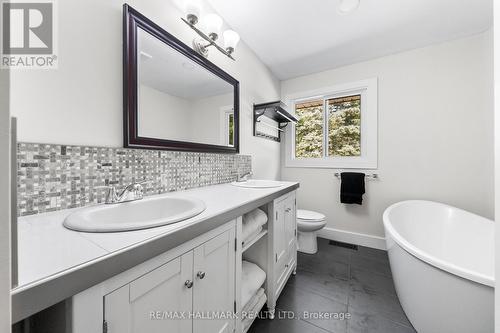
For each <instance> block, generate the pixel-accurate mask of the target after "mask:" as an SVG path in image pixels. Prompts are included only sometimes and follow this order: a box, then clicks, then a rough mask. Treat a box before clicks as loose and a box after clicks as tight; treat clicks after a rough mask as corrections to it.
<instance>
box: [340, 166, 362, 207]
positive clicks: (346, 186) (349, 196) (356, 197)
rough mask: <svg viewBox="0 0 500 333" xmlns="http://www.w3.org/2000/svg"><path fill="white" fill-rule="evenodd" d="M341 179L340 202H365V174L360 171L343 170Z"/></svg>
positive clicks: (359, 203)
mask: <svg viewBox="0 0 500 333" xmlns="http://www.w3.org/2000/svg"><path fill="white" fill-rule="evenodd" d="M340 179H341V184H340V202H342V203H345V204H358V205H361V204H362V203H363V194H364V193H365V174H364V173H360V172H342V173H341V174H340Z"/></svg>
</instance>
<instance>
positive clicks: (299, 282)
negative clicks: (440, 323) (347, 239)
mask: <svg viewBox="0 0 500 333" xmlns="http://www.w3.org/2000/svg"><path fill="white" fill-rule="evenodd" d="M318 248H319V250H318V253H316V254H315V255H306V254H301V253H299V256H298V266H297V267H298V270H297V275H296V276H292V277H291V278H290V280H289V281H288V283H287V285H286V287H285V289H284V290H283V292H282V294H281V296H280V298H279V300H278V304H277V309H276V318H275V319H274V320H269V319H257V320H256V321H255V322H254V324H253V326H252V328H251V329H250V331H249V332H250V333H266V332H269V333H320V332H321V333H325V332H333V333H344V332H349V333H358V332H369V333H379V332H380V333H393V332H397V333H406V332H415V330H414V329H413V328H412V326H411V324H410V322H409V321H408V319H407V318H406V316H405V314H404V312H403V309H402V308H401V305H400V304H399V300H398V298H397V296H396V291H395V289H394V284H393V281H392V277H391V270H390V267H389V259H388V257H387V252H385V251H381V250H374V249H370V248H367V247H362V246H360V247H359V249H358V250H357V251H356V250H351V249H347V248H343V247H338V246H333V245H330V244H329V241H328V240H326V239H322V238H319V239H318ZM288 311H290V312H288ZM292 313H293V316H294V317H295V318H294V319H285V318H287V317H288V318H289V317H290V316H291V315H292ZM324 313H340V314H342V313H343V314H350V316H351V317H350V318H349V319H344V320H341V319H339V318H330V319H324V318H313V316H317V315H318V314H324ZM308 314H309V315H308ZM280 317H281V318H280Z"/></svg>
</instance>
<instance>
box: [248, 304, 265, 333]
mask: <svg viewBox="0 0 500 333" xmlns="http://www.w3.org/2000/svg"><path fill="white" fill-rule="evenodd" d="M266 302H267V296H266V294H262V295H261V296H260V297H259V299H258V300H257V303H256V304H255V306H254V307H253V308H252V309H251V310H250V311H248V312H247V314H246V316H245V318H243V321H242V324H243V325H242V326H243V332H245V333H246V332H247V331H248V329H249V328H250V326H251V325H252V323H253V321H254V320H255V317H256V316H257V315H258V314H259V311H260V310H261V309H262V307H263V306H264V304H266Z"/></svg>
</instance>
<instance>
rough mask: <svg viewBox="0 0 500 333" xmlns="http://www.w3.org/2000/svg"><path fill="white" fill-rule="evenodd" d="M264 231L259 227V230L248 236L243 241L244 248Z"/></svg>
mask: <svg viewBox="0 0 500 333" xmlns="http://www.w3.org/2000/svg"><path fill="white" fill-rule="evenodd" d="M262 229H263V228H262V226H259V229H257V230H255V231H254V232H252V233H251V234H250V235H248V237H247V238H245V239H244V240H243V246H245V244H246V243H248V242H250V241H251V240H252V239H254V238H255V237H257V235H258V234H260V232H261V231H262Z"/></svg>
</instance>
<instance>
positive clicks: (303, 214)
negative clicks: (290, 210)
mask: <svg viewBox="0 0 500 333" xmlns="http://www.w3.org/2000/svg"><path fill="white" fill-rule="evenodd" d="M325 219H326V216H325V215H323V214H321V213H318V212H314V211H312V210H305V209H298V210H297V220H299V221H301V222H306V223H307V222H323V221H324V220H325Z"/></svg>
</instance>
